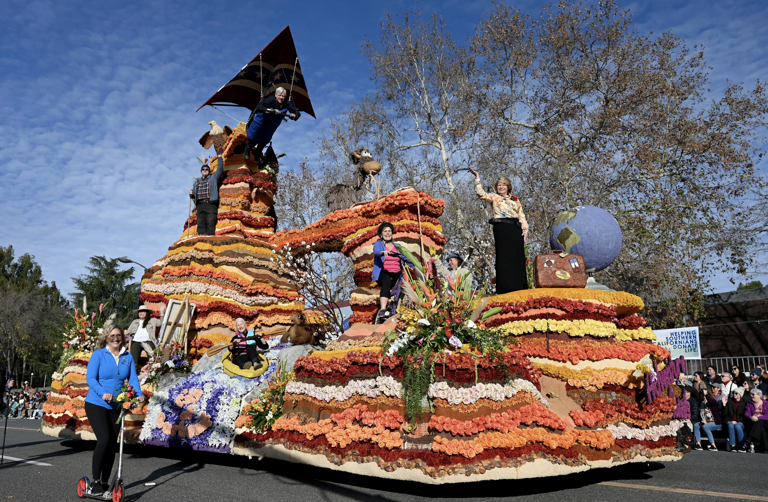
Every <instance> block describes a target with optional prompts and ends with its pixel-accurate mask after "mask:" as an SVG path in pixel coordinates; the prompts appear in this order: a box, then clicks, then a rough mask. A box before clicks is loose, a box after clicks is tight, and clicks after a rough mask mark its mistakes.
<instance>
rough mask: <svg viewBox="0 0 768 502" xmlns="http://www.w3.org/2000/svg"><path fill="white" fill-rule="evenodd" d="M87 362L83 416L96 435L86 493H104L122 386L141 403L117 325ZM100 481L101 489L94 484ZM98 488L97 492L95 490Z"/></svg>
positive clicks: (131, 358) (117, 425)
mask: <svg viewBox="0 0 768 502" xmlns="http://www.w3.org/2000/svg"><path fill="white" fill-rule="evenodd" d="M97 346H98V350H95V351H94V352H93V354H92V355H91V359H90V361H88V372H87V381H88V396H86V398H85V414H86V416H87V417H88V422H90V424H91V428H92V429H93V433H94V434H95V435H96V449H94V450H93V483H92V484H91V486H90V487H89V488H90V490H91V491H90V494H91V495H96V494H98V493H100V492H104V491H105V490H106V489H107V487H108V485H109V475H110V474H111V473H112V465H113V464H114V462H115V452H116V450H117V435H118V433H119V431H120V425H119V424H117V423H116V422H117V419H118V418H119V416H120V409H119V405H118V403H116V402H115V399H114V398H115V397H116V396H117V395H118V394H120V390H121V389H122V387H123V383H124V382H125V381H126V380H128V384H129V385H131V386H133V389H134V391H135V392H136V395H137V396H139V400H140V401H143V400H144V395H143V394H142V393H141V384H140V383H139V379H138V377H137V376H136V365H135V364H134V362H133V357H131V354H130V353H129V352H128V351H127V350H125V333H124V331H123V328H121V327H120V326H114V325H113V326H111V327H110V328H109V331H108V332H107V335H106V336H105V337H103V338H101V339H99V342H98V345H97ZM99 480H100V482H101V486H100V487H99V484H98V483H97V481H99ZM99 488H100V490H99Z"/></svg>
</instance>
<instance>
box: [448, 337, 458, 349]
mask: <svg viewBox="0 0 768 502" xmlns="http://www.w3.org/2000/svg"><path fill="white" fill-rule="evenodd" d="M448 343H449V344H451V347H454V348H456V349H459V348H461V340H459V339H458V338H456V337H455V336H452V337H450V338H449V339H448Z"/></svg>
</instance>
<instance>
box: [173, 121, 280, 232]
mask: <svg viewBox="0 0 768 502" xmlns="http://www.w3.org/2000/svg"><path fill="white" fill-rule="evenodd" d="M247 141H248V138H247V136H246V133H245V124H244V123H242V122H241V123H240V124H239V125H238V126H237V128H236V129H235V130H234V131H233V133H232V135H231V136H230V137H229V141H228V142H227V144H226V146H225V148H224V152H223V154H222V156H223V159H224V166H223V168H224V173H223V174H222V177H223V180H222V181H221V187H220V188H219V215H218V219H217V222H216V235H237V236H240V237H266V238H268V237H269V235H270V234H272V233H273V232H274V227H275V219H274V217H273V216H269V214H270V210H271V209H272V206H273V205H274V197H275V194H276V193H277V173H278V170H279V167H278V164H277V162H274V163H272V164H267V165H265V166H264V167H261V166H259V164H257V163H256V162H254V160H253V159H250V160H248V161H246V160H245V159H243V153H244V151H245V144H246V142H247ZM218 164H219V161H218V159H215V160H213V161H212V162H211V169H212V172H215V171H216V170H217V169H220V168H221V166H219V165H218ZM194 235H197V215H193V216H192V217H190V218H189V220H187V222H186V223H185V224H184V234H183V235H182V237H181V238H182V239H183V238H186V237H189V236H194Z"/></svg>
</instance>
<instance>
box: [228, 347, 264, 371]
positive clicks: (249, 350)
mask: <svg viewBox="0 0 768 502" xmlns="http://www.w3.org/2000/svg"><path fill="white" fill-rule="evenodd" d="M249 361H250V362H252V363H253V365H254V366H255V365H256V364H258V362H259V351H258V350H256V345H246V346H245V352H240V353H238V354H237V355H233V356H232V362H233V363H235V364H237V367H238V368H240V369H243V366H245V363H247V362H249Z"/></svg>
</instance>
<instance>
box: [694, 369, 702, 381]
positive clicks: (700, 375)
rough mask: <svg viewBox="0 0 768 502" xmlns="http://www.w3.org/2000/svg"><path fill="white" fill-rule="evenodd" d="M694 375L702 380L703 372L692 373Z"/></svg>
mask: <svg viewBox="0 0 768 502" xmlns="http://www.w3.org/2000/svg"><path fill="white" fill-rule="evenodd" d="M694 375H699V378H701V379H702V380H704V372H703V371H697V372H696V373H694Z"/></svg>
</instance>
